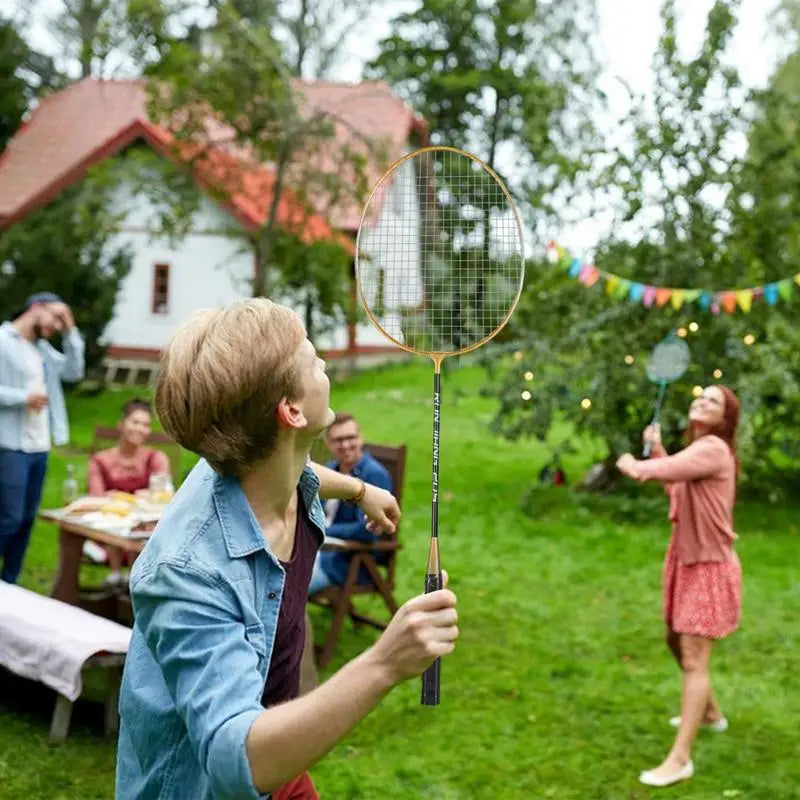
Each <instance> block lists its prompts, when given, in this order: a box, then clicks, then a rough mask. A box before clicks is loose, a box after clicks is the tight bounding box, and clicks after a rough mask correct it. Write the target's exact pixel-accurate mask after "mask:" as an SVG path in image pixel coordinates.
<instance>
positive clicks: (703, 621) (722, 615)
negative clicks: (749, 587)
mask: <svg viewBox="0 0 800 800" xmlns="http://www.w3.org/2000/svg"><path fill="white" fill-rule="evenodd" d="M741 607H742V567H741V564H740V563H739V557H738V556H737V555H736V553H735V551H734V550H733V549H731V554H730V560H729V561H700V562H698V563H697V564H683V563H681V560H680V558H679V556H678V548H677V546H676V544H675V537H674V536H673V537H672V538H671V539H670V541H669V547H668V548H667V555H666V557H665V559H664V621H665V622H666V623H667V625H668V626H669V627H670V628H671V629H672V630H673V631H675V632H676V633H687V634H691V635H692V636H702V637H703V638H705V639H722V638H723V637H725V636H729V635H730V634H731V633H733V632H734V631H735V630H736V629H737V628H738V627H739V616H740V612H741Z"/></svg>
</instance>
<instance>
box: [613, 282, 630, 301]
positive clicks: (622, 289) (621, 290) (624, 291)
mask: <svg viewBox="0 0 800 800" xmlns="http://www.w3.org/2000/svg"><path fill="white" fill-rule="evenodd" d="M630 290H631V282H630V281H629V280H628V279H627V278H622V280H621V281H620V282H619V286H617V288H616V290H615V291H614V297H615V298H617V299H619V300H624V299H625V298H626V297H627V296H628V293H629V292H630Z"/></svg>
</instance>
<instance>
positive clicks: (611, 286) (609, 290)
mask: <svg viewBox="0 0 800 800" xmlns="http://www.w3.org/2000/svg"><path fill="white" fill-rule="evenodd" d="M619 280H620V279H619V275H611V274H608V275H606V294H607V295H612V294H614V292H615V291H616V289H617V286H619Z"/></svg>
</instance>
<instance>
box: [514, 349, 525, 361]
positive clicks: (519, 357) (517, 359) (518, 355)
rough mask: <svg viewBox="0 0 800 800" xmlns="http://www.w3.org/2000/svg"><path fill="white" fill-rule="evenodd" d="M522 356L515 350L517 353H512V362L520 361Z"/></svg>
mask: <svg viewBox="0 0 800 800" xmlns="http://www.w3.org/2000/svg"><path fill="white" fill-rule="evenodd" d="M522 355H523V354H522V350H517V352H516V353H514V361H522Z"/></svg>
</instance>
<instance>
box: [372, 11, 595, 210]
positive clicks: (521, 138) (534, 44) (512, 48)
mask: <svg viewBox="0 0 800 800" xmlns="http://www.w3.org/2000/svg"><path fill="white" fill-rule="evenodd" d="M594 23H595V16H594V6H593V3H592V2H590V1H587V0H567V1H566V2H560V3H530V2H526V1H525V0H498V1H497V2H492V3H487V2H483V0H422V3H421V4H420V6H419V7H418V8H417V9H416V10H414V11H411V12H408V13H404V14H400V15H399V16H397V17H396V18H395V19H394V20H393V22H392V32H391V34H390V35H389V36H388V37H387V38H386V39H384V40H383V41H382V42H381V43H380V54H379V55H378V57H377V58H376V59H375V60H374V61H373V62H372V63H371V64H369V65H367V68H366V70H365V74H366V75H367V76H368V77H374V78H383V79H385V80H387V81H388V82H389V83H390V84H391V85H392V86H393V87H394V88H395V90H396V91H397V92H398V93H399V94H400V95H401V96H403V97H404V98H405V99H406V100H408V102H409V103H410V104H411V105H412V106H413V107H414V108H415V109H416V110H417V111H419V112H420V113H421V114H422V115H423V116H424V118H425V119H426V121H427V122H428V124H429V127H430V131H431V140H432V142H434V143H438V144H448V145H452V146H455V147H462V148H465V149H468V150H470V151H471V152H474V153H475V154H476V155H478V156H479V157H481V158H482V159H483V160H484V161H486V162H487V163H488V164H489V166H490V167H492V168H493V169H497V170H498V171H500V172H502V173H504V174H506V175H507V183H509V184H510V185H511V186H512V187H513V188H514V189H515V190H516V191H517V196H518V198H519V199H523V200H525V201H527V202H530V203H532V204H533V205H534V206H537V207H538V206H539V205H541V201H542V198H543V196H544V194H545V193H546V192H547V191H550V190H551V189H552V188H553V187H554V186H555V185H557V184H558V182H559V181H561V180H562V179H563V178H564V177H565V176H573V175H574V174H575V171H576V170H577V169H578V168H579V167H580V166H581V163H580V161H581V158H582V157H583V152H582V151H581V149H580V144H581V143H584V144H585V143H586V137H587V136H589V137H590V136H591V135H592V133H593V128H592V126H591V124H590V122H589V119H588V116H587V115H586V114H585V111H586V105H585V103H582V102H581V101H586V100H587V99H588V98H589V97H592V96H593V95H592V91H593V90H592V89H591V87H592V85H593V80H594V76H595V74H596V69H595V67H596V64H595V60H594V56H593V49H592V41H591V32H592V30H593V28H594ZM512 164H513V169H511V168H510V165H512ZM501 167H502V169H501Z"/></svg>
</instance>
